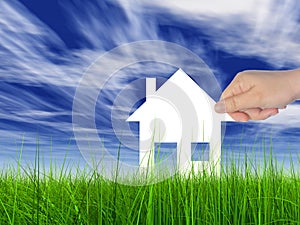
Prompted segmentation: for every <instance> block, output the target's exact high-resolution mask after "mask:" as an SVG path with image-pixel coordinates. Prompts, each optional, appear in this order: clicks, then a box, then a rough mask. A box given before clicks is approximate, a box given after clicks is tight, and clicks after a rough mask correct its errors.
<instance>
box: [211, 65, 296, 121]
mask: <svg viewBox="0 0 300 225" xmlns="http://www.w3.org/2000/svg"><path fill="white" fill-rule="evenodd" d="M299 96H300V70H286V71H255V70H249V71H243V72H240V73H238V74H237V76H236V77H235V78H234V79H233V80H232V82H231V83H230V84H229V85H228V87H227V88H226V89H225V90H224V92H223V94H222V96H221V98H220V101H219V102H217V104H216V105H215V111H216V112H218V113H225V112H227V113H228V114H229V115H230V116H231V117H232V118H233V119H234V120H236V121H243V122H246V121H248V120H264V119H267V118H268V117H270V116H273V115H275V114H277V113H278V111H279V109H283V108H285V107H286V105H287V104H289V103H291V102H293V101H294V100H296V99H297V98H299Z"/></svg>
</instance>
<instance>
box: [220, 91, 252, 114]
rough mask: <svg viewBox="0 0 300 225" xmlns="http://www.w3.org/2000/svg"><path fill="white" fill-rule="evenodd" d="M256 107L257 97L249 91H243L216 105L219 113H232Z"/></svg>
mask: <svg viewBox="0 0 300 225" xmlns="http://www.w3.org/2000/svg"><path fill="white" fill-rule="evenodd" d="M255 107H258V105H257V101H256V100H255V98H254V97H253V96H251V95H249V93H243V94H239V95H234V96H231V97H228V98H225V99H223V100H220V101H219V102H217V104H216V105H215V111H216V112H217V113H225V112H227V113H232V112H237V111H240V110H245V109H249V108H255Z"/></svg>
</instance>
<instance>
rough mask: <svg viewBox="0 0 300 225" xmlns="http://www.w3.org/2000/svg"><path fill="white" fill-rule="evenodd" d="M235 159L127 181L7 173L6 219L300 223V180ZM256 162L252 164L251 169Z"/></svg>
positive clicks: (1, 181) (2, 179)
mask: <svg viewBox="0 0 300 225" xmlns="http://www.w3.org/2000/svg"><path fill="white" fill-rule="evenodd" d="M272 165H273V164H272V162H271V161H270V160H269V161H268V163H267V164H265V165H263V166H262V167H261V168H260V169H261V171H260V173H253V171H252V172H251V169H248V168H247V167H246V168H245V169H243V170H241V169H238V168H240V167H237V166H236V165H235V163H233V164H231V165H230V166H228V167H227V168H226V170H227V172H226V173H225V172H224V171H223V172H222V173H221V176H220V177H217V176H213V175H212V176H208V175H206V174H203V175H202V176H193V177H192V176H191V177H189V178H187V177H181V176H180V175H175V176H174V177H172V178H169V179H167V180H164V181H163V182H160V183H157V184H152V185H148V186H128V185H127V186H125V185H121V184H118V183H113V182H109V181H107V180H104V179H103V178H102V177H101V176H99V175H98V174H97V173H95V172H88V171H87V170H85V171H80V170H78V173H75V174H74V173H73V174H71V173H68V172H67V169H66V168H67V167H65V169H64V168H62V170H61V171H58V173H56V172H55V169H53V171H52V170H50V171H48V172H47V173H45V172H44V171H43V170H42V169H41V168H40V167H39V165H38V163H36V165H35V167H34V168H33V169H32V170H30V169H27V170H25V169H24V170H25V171H26V172H22V173H21V171H22V168H21V167H19V168H18V170H17V171H15V170H13V169H8V170H6V171H5V172H3V173H2V174H1V175H0V215H1V216H0V224H299V223H300V208H299V207H300V197H299V196H300V179H299V177H298V176H297V175H296V173H294V172H293V171H291V172H290V173H289V174H288V175H287V174H285V173H283V170H279V171H278V170H275V169H274V168H273V166H272ZM249 168H251V167H249Z"/></svg>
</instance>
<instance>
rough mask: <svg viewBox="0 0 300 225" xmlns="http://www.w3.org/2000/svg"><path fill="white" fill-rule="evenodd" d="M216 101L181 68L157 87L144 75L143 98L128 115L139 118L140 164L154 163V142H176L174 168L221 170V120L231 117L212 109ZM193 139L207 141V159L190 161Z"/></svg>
mask: <svg viewBox="0 0 300 225" xmlns="http://www.w3.org/2000/svg"><path fill="white" fill-rule="evenodd" d="M214 105H215V101H214V100H213V99H212V98H211V97H210V96H209V95H208V94H207V93H206V92H205V91H203V89H201V88H200V87H199V86H198V85H197V84H196V83H195V82H194V81H193V80H192V79H191V78H190V77H189V76H188V75H187V74H186V73H185V72H184V71H183V70H181V69H179V70H177V71H176V72H175V73H174V74H173V75H172V76H171V77H170V78H169V79H168V80H167V81H166V82H165V83H164V84H163V85H162V86H161V87H160V88H159V89H158V90H156V78H146V102H145V103H144V104H142V105H141V106H140V107H139V108H138V109H137V110H136V111H135V112H134V113H133V114H132V115H131V116H129V118H128V119H127V121H128V122H133V121H135V122H139V127H140V131H139V132H140V136H139V137H140V140H139V141H140V143H139V165H140V168H141V169H151V167H153V166H155V164H154V162H155V160H154V145H155V143H177V170H178V171H180V172H183V173H186V172H190V171H191V170H192V168H193V169H194V171H195V172H201V171H202V170H203V169H205V170H207V172H208V173H211V172H212V171H211V169H212V168H213V170H214V172H215V173H216V174H218V173H219V171H220V157H221V121H224V120H226V121H229V120H230V121H232V119H231V118H230V117H229V116H228V115H227V114H226V115H224V114H217V113H215V111H214ZM192 143H209V148H210V149H209V160H207V161H192V151H191V146H192Z"/></svg>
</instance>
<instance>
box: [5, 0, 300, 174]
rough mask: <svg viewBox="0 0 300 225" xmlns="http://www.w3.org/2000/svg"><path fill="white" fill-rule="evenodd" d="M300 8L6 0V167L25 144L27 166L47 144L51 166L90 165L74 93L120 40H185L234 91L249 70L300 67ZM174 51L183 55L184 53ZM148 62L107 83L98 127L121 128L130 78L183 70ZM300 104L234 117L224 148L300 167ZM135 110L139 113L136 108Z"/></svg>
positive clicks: (286, 4) (127, 155) (251, 2)
mask: <svg viewBox="0 0 300 225" xmlns="http://www.w3.org/2000/svg"><path fill="white" fill-rule="evenodd" d="M299 12H300V3H299V2H298V1H296V0H282V1H271V0H264V1H258V0H246V1H238V0H231V1H226V2H225V1H217V0H212V1H209V2H208V1H193V0H191V1H184V0H178V1H156V0H153V1H151V2H149V1H134V0H118V1H106V0H98V1H84V2H83V1H78V0H76V1H75V0H73V1H57V0H56V1H52V0H45V1H39V0H22V1H6V0H2V1H1V2H0V149H1V154H0V165H1V167H4V166H5V165H12V164H15V162H16V160H18V157H19V153H20V149H22V150H23V154H22V163H23V164H24V165H26V164H29V165H30V164H33V163H34V157H35V152H36V148H37V143H38V146H39V150H40V155H41V156H42V157H43V158H44V162H45V164H46V166H47V165H48V164H49V162H50V160H53V161H55V162H56V163H57V164H58V165H61V164H62V163H63V161H64V159H65V157H66V159H67V161H70V162H71V163H75V164H76V165H80V166H82V167H84V166H85V165H86V162H85V160H84V159H83V157H82V155H81V153H80V151H79V150H78V147H77V146H76V141H75V138H74V134H73V129H72V104H73V98H74V95H75V91H76V87H77V86H78V85H79V82H80V79H81V77H82V75H83V74H84V72H85V71H86V70H87V69H88V67H89V66H90V65H91V64H92V63H93V62H95V60H97V58H98V57H100V56H101V55H102V54H103V53H105V52H107V51H109V50H111V49H113V48H114V47H117V46H119V45H121V44H126V43H129V42H133V41H141V40H163V41H168V42H173V43H176V44H179V45H181V46H183V47H185V48H187V49H189V50H191V51H192V52H193V53H195V54H196V55H197V56H199V57H200V58H201V59H202V60H203V61H204V62H205V63H206V64H207V65H208V67H209V68H210V69H211V71H212V72H213V74H214V75H215V78H216V80H217V82H218V84H219V86H220V88H221V89H222V90H224V89H225V87H226V86H227V85H228V84H229V82H230V81H231V80H232V79H233V77H234V76H235V75H236V73H238V72H240V71H243V70H247V69H257V70H277V69H280V70H281V69H294V68H298V67H300V40H299V37H300V13H299ZM162 51H163V50H162ZM174 57H176V58H178V59H179V60H180V55H177V56H174ZM139 66H140V67H139V68H148V69H147V71H145V69H144V70H141V69H137V68H135V67H134V66H132V68H131V73H130V70H129V69H130V68H129V69H128V70H126V69H125V70H123V71H120V72H119V76H116V78H115V79H111V80H109V81H108V82H107V83H106V86H105V90H103V93H105V94H104V97H103V99H101V98H99V100H98V102H97V105H96V106H95V108H96V113H97V117H96V120H97V121H96V124H97V128H99V129H102V130H106V131H107V133H106V134H105V135H108V136H109V135H111V134H112V133H111V131H112V129H111V123H110V118H111V111H110V110H109V109H110V108H111V106H112V104H113V101H114V98H115V97H116V96H117V95H118V93H119V92H120V91H122V89H123V88H124V86H126V84H129V83H130V82H132V81H133V80H134V79H137V78H139V77H140V78H142V77H145V76H147V75H149V74H154V73H155V74H156V75H159V76H160V77H161V78H164V79H167V78H168V76H170V75H171V74H172V73H173V72H175V71H176V68H173V67H170V66H169V67H168V66H161V65H156V64H154V63H152V64H151V63H149V64H148V65H147V66H145V65H139ZM132 71H135V73H134V72H132ZM137 71H138V72H137ZM141 71H143V72H141ZM126 74H131V75H128V76H126ZM120 78H122V79H120ZM164 79H161V80H160V82H161V83H163V81H164ZM136 85H142V84H141V83H136ZM283 85H284V84H283ZM142 93H144V89H140V92H138V93H136V95H138V96H141V100H142V97H144V96H142V95H143V94H142ZM135 98H136V96H135ZM215 100H217V99H216V97H215ZM140 103H141V102H140ZM140 103H139V104H140ZM139 104H137V105H135V108H136V107H137V106H138V105H139ZM299 104H300V102H295V103H293V104H291V105H289V106H288V107H287V109H284V110H281V112H280V114H279V115H277V116H274V117H272V118H270V119H268V120H266V121H262V122H249V123H230V124H227V126H226V132H225V136H224V140H223V147H224V150H223V153H229V154H233V155H235V156H237V155H239V154H242V155H243V154H245V153H247V154H254V155H256V156H257V157H260V156H262V155H263V154H262V152H263V150H266V151H267V153H268V152H269V149H270V146H271V147H272V151H273V156H274V157H276V158H277V159H278V160H279V161H281V162H282V161H284V163H285V166H286V167H287V168H288V167H289V164H290V161H289V158H290V156H291V157H292V159H293V161H294V163H295V164H298V158H297V157H298V152H299V147H298V146H299V144H300V139H299V137H300V136H299V135H300V117H299V112H300V111H299V110H300V105H299ZM128 107H129V108H130V107H131V110H130V112H132V107H133V106H132V105H128ZM127 113H128V112H127ZM224 131H225V130H224ZM105 135H104V136H105ZM107 142H109V141H107ZM105 144H107V146H114V147H115V148H117V147H118V144H116V143H114V145H113V144H112V143H110V145H109V143H105ZM115 148H111V150H112V151H113V152H115ZM135 153H136V152H133V151H124V152H122V154H124V155H123V157H124V159H127V160H132V161H136V159H137V154H135Z"/></svg>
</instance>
